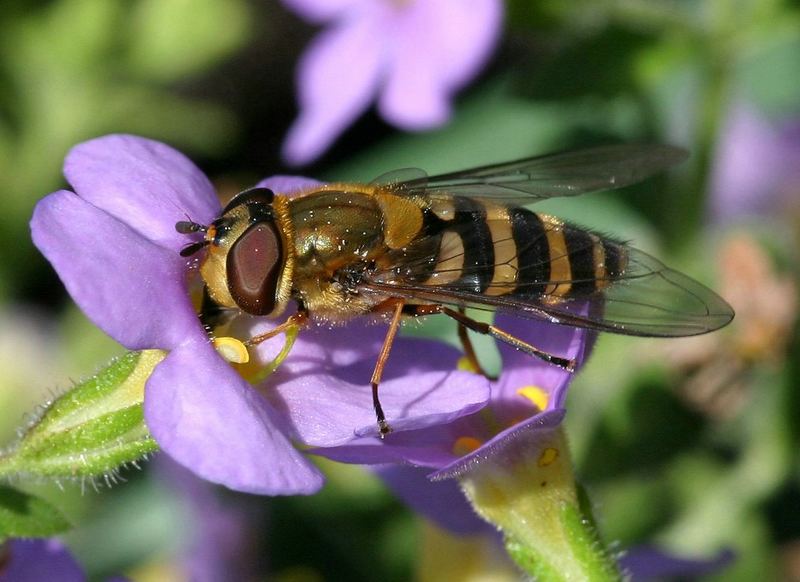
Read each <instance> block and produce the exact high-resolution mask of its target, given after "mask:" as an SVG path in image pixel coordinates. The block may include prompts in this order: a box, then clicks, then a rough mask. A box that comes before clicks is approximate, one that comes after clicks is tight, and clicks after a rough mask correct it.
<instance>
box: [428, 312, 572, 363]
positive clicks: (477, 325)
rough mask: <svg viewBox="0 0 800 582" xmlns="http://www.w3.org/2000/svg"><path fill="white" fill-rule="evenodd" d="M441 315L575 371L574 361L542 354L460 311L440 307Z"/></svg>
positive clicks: (516, 338) (540, 351)
mask: <svg viewBox="0 0 800 582" xmlns="http://www.w3.org/2000/svg"><path fill="white" fill-rule="evenodd" d="M442 313H444V314H445V315H447V316H449V317H452V318H453V319H455V320H456V321H457V322H458V323H459V325H463V326H464V327H466V328H467V329H471V330H472V331H474V332H477V333H480V334H484V335H489V336H491V337H493V338H495V339H497V340H499V341H501V342H503V343H506V344H508V345H510V346H513V347H514V348H516V349H518V350H520V351H522V352H525V353H526V354H530V355H531V356H536V357H537V358H540V359H542V360H544V361H545V362H547V363H549V364H553V365H555V366H558V367H559V368H562V369H564V370H566V371H567V372H574V371H575V360H572V359H569V358H561V357H559V356H554V355H553V354H549V353H547V352H544V351H542V350H540V349H538V348H536V347H534V346H532V345H531V344H529V343H527V342H525V341H522V340H521V339H519V338H518V337H514V336H513V335H511V334H510V333H508V332H505V331H503V330H502V329H499V328H497V327H495V326H493V325H490V324H488V323H483V322H481V321H475V320H474V319H472V318H471V317H468V316H467V315H465V314H464V313H463V312H461V311H454V310H452V309H450V308H449V307H442Z"/></svg>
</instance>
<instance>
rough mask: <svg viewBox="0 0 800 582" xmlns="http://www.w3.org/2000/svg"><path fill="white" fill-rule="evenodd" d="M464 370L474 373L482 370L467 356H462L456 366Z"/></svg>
mask: <svg viewBox="0 0 800 582" xmlns="http://www.w3.org/2000/svg"><path fill="white" fill-rule="evenodd" d="M456 367H457V368H458V369H459V370H461V371H462V372H472V373H473V374H480V373H481V371H480V370H478V369H477V368H476V367H475V364H473V363H472V360H470V359H469V358H468V357H467V356H461V357H460V358H458V364H457V366H456Z"/></svg>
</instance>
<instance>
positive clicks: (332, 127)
mask: <svg viewBox="0 0 800 582" xmlns="http://www.w3.org/2000/svg"><path fill="white" fill-rule="evenodd" d="M284 3H285V4H286V5H287V6H288V7H289V8H291V9H292V10H294V11H296V12H297V13H299V14H300V15H301V16H303V17H304V18H305V19H306V20H308V21H309V22H312V23H314V24H327V25H328V27H327V28H326V29H325V30H324V31H323V32H322V33H320V34H319V36H318V37H317V38H316V39H314V41H313V43H312V44H311V47H310V48H309V49H308V50H307V51H306V53H305V54H304V55H303V57H302V60H301V62H300V65H299V69H298V75H297V84H298V99H299V107H300V116H299V118H298V119H297V120H296V121H295V123H294V125H293V126H292V127H291V128H290V130H289V135H288V136H287V138H286V142H285V143H284V148H283V155H284V157H285V159H286V160H287V161H288V162H289V163H291V164H294V165H300V164H306V163H309V162H311V161H313V160H314V159H316V158H317V157H319V156H320V155H321V154H322V153H323V152H324V151H325V150H326V149H327V148H328V147H329V146H330V145H331V143H332V142H333V141H334V140H335V139H336V138H337V137H338V136H339V134H341V133H342V131H344V130H345V128H347V126H349V125H350V124H351V123H352V122H353V121H354V120H355V119H356V118H357V117H358V116H359V115H361V114H362V113H363V112H364V111H365V110H366V109H367V107H368V106H369V105H370V103H372V101H373V100H374V99H375V98H376V96H377V98H378V111H379V112H380V114H381V115H382V116H383V118H384V119H386V121H388V122H389V123H391V124H393V125H396V126H397V127H399V128H401V129H404V130H412V131H418V130H424V129H430V128H433V127H437V126H439V125H442V124H443V123H445V122H446V121H447V119H448V118H449V116H450V101H451V99H452V97H453V95H454V94H455V93H456V91H458V90H459V89H460V88H461V87H463V86H464V85H466V84H467V82H469V81H470V80H471V79H472V78H473V77H475V75H476V74H477V72H478V71H479V70H480V69H481V68H482V67H483V66H484V64H485V63H486V60H487V59H488V57H489V54H490V53H491V51H492V49H493V48H494V46H495V44H496V42H497V39H498V37H499V35H500V27H501V23H502V11H503V4H502V2H501V1H500V0H333V1H331V0H284Z"/></svg>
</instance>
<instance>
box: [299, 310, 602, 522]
mask: <svg viewBox="0 0 800 582" xmlns="http://www.w3.org/2000/svg"><path fill="white" fill-rule="evenodd" d="M496 324H497V326H498V327H499V328H501V329H503V330H505V331H507V332H509V333H510V334H512V335H515V336H517V337H520V338H522V339H529V340H531V341H533V342H535V343H536V346H537V347H538V348H539V349H542V350H544V351H547V352H549V353H551V354H554V355H559V356H564V357H569V358H575V359H576V360H577V362H578V364H579V365H580V364H581V363H582V362H583V361H584V359H585V358H586V356H587V355H588V349H589V348H590V345H591V341H590V339H591V336H592V335H593V334H589V333H588V332H586V331H585V330H581V329H576V328H570V327H563V326H557V325H554V324H549V323H544V322H535V321H531V320H529V319H520V318H513V317H509V316H504V315H500V316H498V317H497V323H496ZM500 354H501V356H502V359H503V371H502V374H501V375H500V377H499V378H498V379H497V380H496V381H494V382H491V391H492V395H491V399H490V403H489V405H488V406H487V407H486V408H485V409H483V410H481V411H480V412H478V413H477V414H473V415H470V416H465V417H462V418H459V419H457V420H455V421H454V422H451V423H449V424H439V425H436V426H433V427H431V428H429V429H425V430H415V431H408V432H403V433H398V434H390V435H388V436H387V437H386V439H385V440H384V441H383V442H377V441H375V440H370V439H357V440H354V441H353V442H352V443H350V444H348V445H345V446H341V447H333V448H328V449H324V450H323V449H317V450H314V451H313V452H314V453H315V454H320V455H323V456H325V457H328V458H331V459H334V460H338V461H343V462H347V463H363V464H383V463H398V462H399V463H405V464H409V465H413V466H417V467H427V468H429V469H435V472H434V473H432V475H431V477H432V478H434V479H445V478H449V477H455V476H458V475H460V474H462V473H464V472H466V471H468V470H470V469H471V468H472V467H473V466H475V465H476V464H479V463H480V462H481V460H482V459H484V458H487V457H489V456H493V455H496V454H500V453H502V451H503V450H504V449H505V448H506V447H507V446H508V445H509V444H511V443H513V442H515V441H516V440H518V439H520V438H525V439H531V438H535V437H536V435H537V434H549V433H550V432H551V431H553V429H555V428H556V427H557V426H558V425H559V424H560V423H561V420H562V418H563V416H564V400H565V398H566V389H567V385H568V384H569V381H570V379H571V376H572V375H571V374H570V373H569V372H566V371H564V370H562V369H560V368H558V367H556V366H553V365H551V364H547V363H545V362H543V361H541V360H539V359H537V358H534V357H532V356H528V355H526V354H524V353H522V352H519V351H516V350H514V349H513V348H511V347H509V346H506V345H501V346H500ZM435 507H436V504H431V508H432V509H434V510H435ZM427 515H428V516H429V517H431V518H433V519H437V515H435V514H433V513H427ZM442 519H444V517H442Z"/></svg>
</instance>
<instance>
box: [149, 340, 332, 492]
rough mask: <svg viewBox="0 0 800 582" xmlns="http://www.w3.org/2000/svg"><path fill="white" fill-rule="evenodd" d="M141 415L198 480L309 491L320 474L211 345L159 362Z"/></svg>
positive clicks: (186, 349) (176, 353)
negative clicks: (196, 475)
mask: <svg viewBox="0 0 800 582" xmlns="http://www.w3.org/2000/svg"><path fill="white" fill-rule="evenodd" d="M144 407H145V418H146V420H147V425H148V427H149V428H150V431H151V432H152V434H153V436H154V437H155V439H156V441H158V444H159V446H160V447H161V448H162V449H163V450H164V451H165V452H166V453H167V454H168V455H170V456H171V457H172V458H173V459H175V460H176V461H178V462H179V463H180V464H182V465H184V466H185V467H187V468H189V469H191V470H192V471H194V472H195V473H197V474H198V475H200V476H201V477H203V478H205V479H208V480H209V481H214V482H216V483H221V484H223V485H225V486H226V487H230V488H231V489H235V490H238V491H245V492H249V493H261V494H268V495H292V494H309V493H314V492H316V491H317V490H319V488H320V487H321V486H322V483H323V478H322V475H321V474H320V472H319V471H318V470H317V469H316V468H315V467H314V466H313V465H312V464H311V463H309V462H308V460H306V459H305V457H304V456H303V455H302V454H301V453H300V452H299V451H297V450H296V449H295V448H294V447H293V446H292V444H291V443H290V442H289V440H288V439H287V438H286V436H285V435H284V434H283V433H282V432H281V429H280V428H279V418H278V415H277V414H276V413H275V411H273V410H272V409H271V408H270V406H269V405H268V403H267V402H266V401H265V400H264V399H263V398H261V396H260V395H259V394H258V393H257V392H256V391H255V390H253V389H252V388H251V387H250V386H249V385H248V384H246V383H245V382H244V380H242V378H241V377H240V376H239V375H238V374H237V373H236V372H235V371H234V370H233V369H232V368H231V367H230V366H229V365H228V364H227V363H225V362H224V361H223V360H222V358H220V357H219V356H217V355H216V352H215V351H214V348H213V347H211V344H210V343H208V342H192V343H188V344H185V345H183V346H181V347H180V348H178V349H176V350H174V351H173V352H172V353H170V354H169V355H168V356H167V358H166V359H165V360H164V361H163V362H161V364H159V365H158V367H156V369H155V371H154V372H153V375H152V376H151V377H150V379H149V380H148V382H147V387H146V391H145V401H144Z"/></svg>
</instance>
